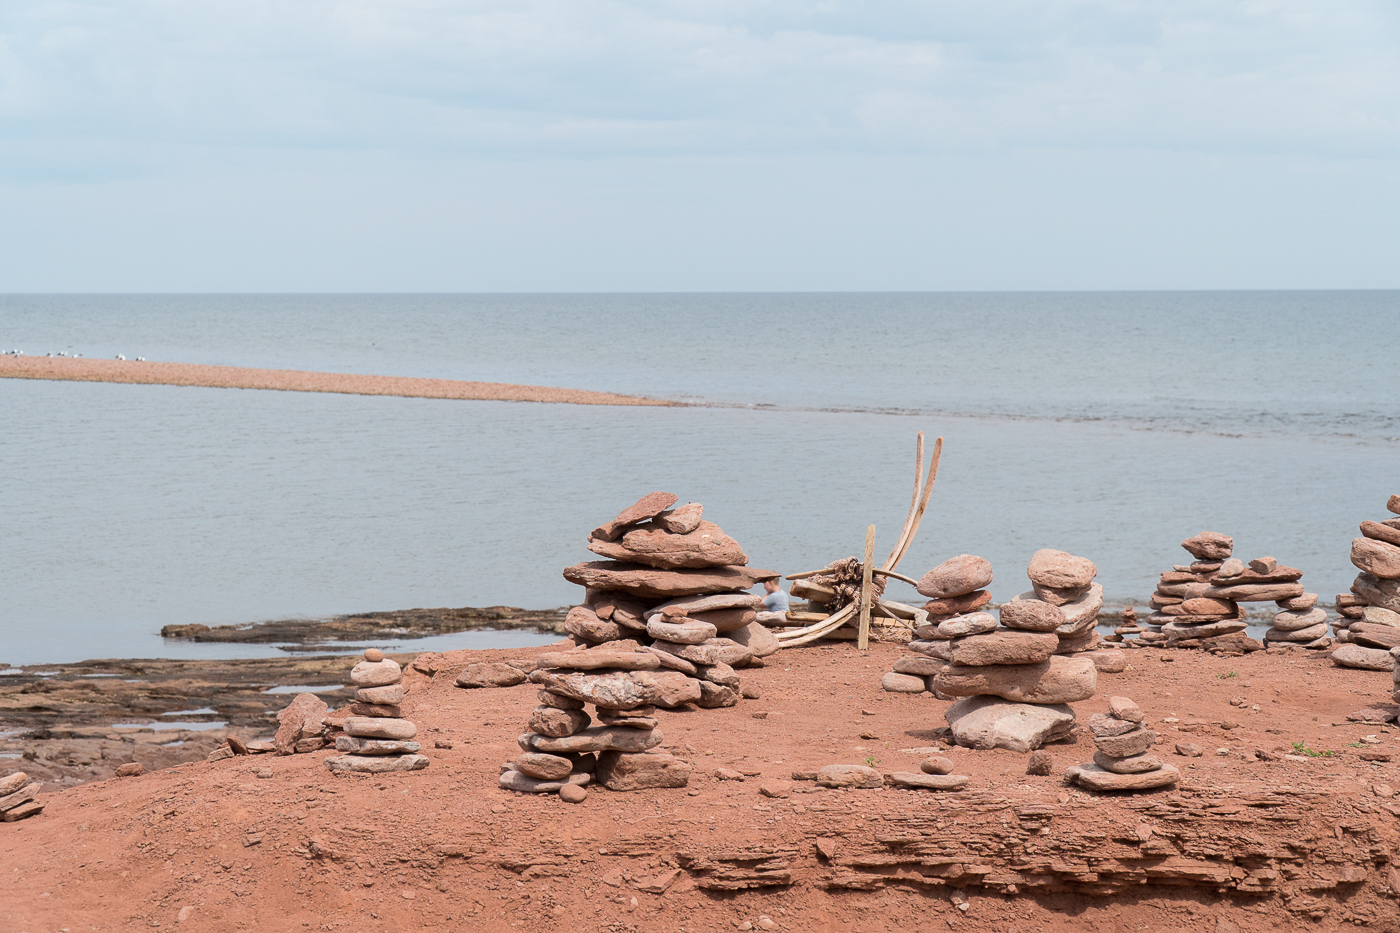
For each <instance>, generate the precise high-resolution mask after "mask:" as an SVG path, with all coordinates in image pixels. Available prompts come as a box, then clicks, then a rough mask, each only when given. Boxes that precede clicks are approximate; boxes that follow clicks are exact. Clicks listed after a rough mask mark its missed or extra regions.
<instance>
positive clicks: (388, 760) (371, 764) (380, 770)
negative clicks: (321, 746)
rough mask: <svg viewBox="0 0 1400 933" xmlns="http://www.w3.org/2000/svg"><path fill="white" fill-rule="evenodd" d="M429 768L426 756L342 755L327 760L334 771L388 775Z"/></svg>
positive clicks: (327, 765) (327, 763)
mask: <svg viewBox="0 0 1400 933" xmlns="http://www.w3.org/2000/svg"><path fill="white" fill-rule="evenodd" d="M427 766H428V759H427V757H426V756H424V755H340V756H337V757H335V758H327V759H326V767H327V768H330V769H331V770H332V771H356V772H360V773H363V774H387V773H389V772H391V771H421V770H423V769H424V768H426V767H427Z"/></svg>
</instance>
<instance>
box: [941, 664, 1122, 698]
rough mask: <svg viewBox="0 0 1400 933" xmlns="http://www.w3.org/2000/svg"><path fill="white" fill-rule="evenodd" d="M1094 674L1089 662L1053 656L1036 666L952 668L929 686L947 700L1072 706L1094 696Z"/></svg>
mask: <svg viewBox="0 0 1400 933" xmlns="http://www.w3.org/2000/svg"><path fill="white" fill-rule="evenodd" d="M1097 684H1098V671H1097V670H1096V669H1095V667H1094V665H1093V662H1091V661H1086V660H1082V659H1078V658H1066V657H1062V656H1059V655H1056V656H1054V657H1052V658H1050V659H1049V660H1047V661H1042V662H1040V663H1039V664H1025V665H986V666H981V667H974V666H970V665H960V664H953V665H950V666H949V667H948V668H947V669H945V670H944V671H943V672H942V673H941V674H939V675H938V676H937V677H936V678H935V679H934V683H933V686H934V687H935V688H936V689H937V690H939V691H940V692H942V693H944V694H946V695H948V696H957V697H971V696H979V695H981V696H998V697H1001V698H1002V699H1005V700H1011V701H1013V702H1017V703H1043V704H1057V703H1074V702H1077V701H1079V700H1087V699H1089V697H1091V696H1093V695H1094V689H1095V687H1096V686H1097Z"/></svg>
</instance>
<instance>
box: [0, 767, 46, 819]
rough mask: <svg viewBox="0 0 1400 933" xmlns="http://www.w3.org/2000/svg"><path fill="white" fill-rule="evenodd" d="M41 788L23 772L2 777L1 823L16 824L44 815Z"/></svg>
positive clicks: (0, 782) (0, 778) (0, 795)
mask: <svg viewBox="0 0 1400 933" xmlns="http://www.w3.org/2000/svg"><path fill="white" fill-rule="evenodd" d="M39 786H40V785H39V784H36V783H35V782H34V781H31V780H29V775H27V774H25V773H24V772H23V771H16V772H14V773H13V774H7V775H5V776H4V777H0V823H15V822H18V821H19V820H22V819H25V818H26V817H30V816H36V815H38V814H39V813H42V812H43V809H44V804H43V803H42V802H41V801H40V800H39V798H38V796H37V795H38V793H39Z"/></svg>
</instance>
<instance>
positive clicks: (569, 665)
mask: <svg viewBox="0 0 1400 933" xmlns="http://www.w3.org/2000/svg"><path fill="white" fill-rule="evenodd" d="M658 624H659V625H663V624H664V625H670V626H673V627H675V628H677V629H684V630H681V631H667V632H666V634H668V635H670V636H672V637H679V638H687V639H690V643H685V644H684V647H685V648H686V649H695V650H683V651H682V653H683V654H688V655H690V656H691V657H695V658H697V659H698V662H697V661H691V660H689V659H687V658H685V657H681V655H679V654H671V653H670V652H668V651H665V650H661V649H658V648H656V647H654V646H645V645H640V644H638V643H637V642H636V641H634V640H632V639H619V640H617V641H614V642H611V643H609V644H606V645H599V646H596V647H579V648H575V649H574V650H572V651H556V652H547V653H545V654H542V655H540V656H539V658H538V659H536V667H535V670H534V671H533V672H532V673H531V674H530V680H531V682H533V683H535V684H538V685H539V686H540V688H541V689H540V691H539V701H540V705H539V706H537V707H535V711H534V713H533V714H531V716H530V722H529V729H530V731H529V732H527V733H525V734H524V735H522V736H520V738H519V740H518V742H519V745H520V750H521V754H520V755H519V756H517V757H516V759H515V760H514V761H511V762H507V763H506V764H505V765H504V766H503V767H502V769H501V777H500V784H501V786H502V787H504V788H506V789H507V790H513V791H519V792H521V793H529V794H549V793H558V794H559V795H560V796H561V797H563V798H564V799H565V800H568V801H570V802H572V803H578V802H580V801H582V800H583V799H584V797H585V796H586V793H587V792H586V791H584V790H583V788H584V786H585V785H587V784H589V783H592V782H593V781H594V780H596V781H597V782H598V783H600V784H602V785H603V786H604V787H606V788H608V789H609V790H640V789H643V788H648V787H684V786H685V785H686V784H687V783H688V782H689V780H690V770H691V769H690V765H689V764H688V763H687V762H684V761H682V760H680V759H678V758H675V757H673V756H671V755H669V754H665V753H661V752H654V751H652V749H654V748H655V747H656V746H658V745H660V744H661V741H662V735H661V730H660V729H658V728H657V726H658V722H657V720H656V711H657V707H665V708H668V709H672V708H675V707H678V706H683V705H685V704H687V703H694V704H697V705H698V704H700V702H701V701H702V699H703V698H704V696H705V687H704V685H705V684H711V685H714V686H724V687H725V689H726V690H729V689H731V687H730V686H729V685H732V688H733V689H735V690H737V687H738V685H739V679H738V676H737V675H735V674H734V671H733V665H732V664H731V663H730V662H733V664H740V665H742V664H744V663H746V662H747V661H748V660H749V659H750V658H751V656H752V655H751V653H750V652H749V651H748V649H747V648H744V647H743V646H741V645H733V646H732V647H723V648H722V647H719V646H715V645H710V644H706V642H708V641H712V640H713V634H714V628H713V626H710V625H709V624H708V623H703V622H701V623H658ZM701 677H710V678H714V679H713V680H703V679H701ZM718 681H726V682H727V683H726V684H719V683H718ZM734 695H735V696H736V697H737V692H736V693H735V694H734ZM587 704H592V705H593V707H594V712H595V714H596V716H597V723H598V724H597V725H594V724H593V722H594V718H593V716H590V715H589V713H588V711H587V710H586V708H585V707H586V705H587Z"/></svg>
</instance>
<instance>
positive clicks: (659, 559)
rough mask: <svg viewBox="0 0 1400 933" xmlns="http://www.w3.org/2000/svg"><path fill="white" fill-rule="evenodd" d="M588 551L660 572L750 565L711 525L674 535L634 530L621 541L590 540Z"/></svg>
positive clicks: (736, 545) (648, 530)
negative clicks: (659, 570)
mask: <svg viewBox="0 0 1400 933" xmlns="http://www.w3.org/2000/svg"><path fill="white" fill-rule="evenodd" d="M588 549H589V550H590V551H592V552H593V553H595V554H599V555H601V556H603V557H610V558H612V559H613V560H620V561H631V562H633V563H637V564H645V565H646V566H648V567H657V568H659V569H662V570H678V569H681V568H691V569H699V568H702V567H725V566H743V565H744V564H747V563H748V562H749V558H748V555H747V554H745V553H744V551H743V549H742V548H740V547H739V542H737V541H735V540H734V539H733V538H731V537H729V535H727V534H725V533H724V532H723V531H721V530H720V528H719V526H718V525H715V524H714V523H713V522H701V523H700V525H699V527H697V528H696V529H695V530H694V531H692V532H689V533H688V534H673V533H671V532H669V531H666V530H664V529H661V528H637V529H634V530H632V531H629V532H627V533H626V534H624V535H623V536H622V540H621V541H606V540H602V539H594V540H592V541H589V542H588Z"/></svg>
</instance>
